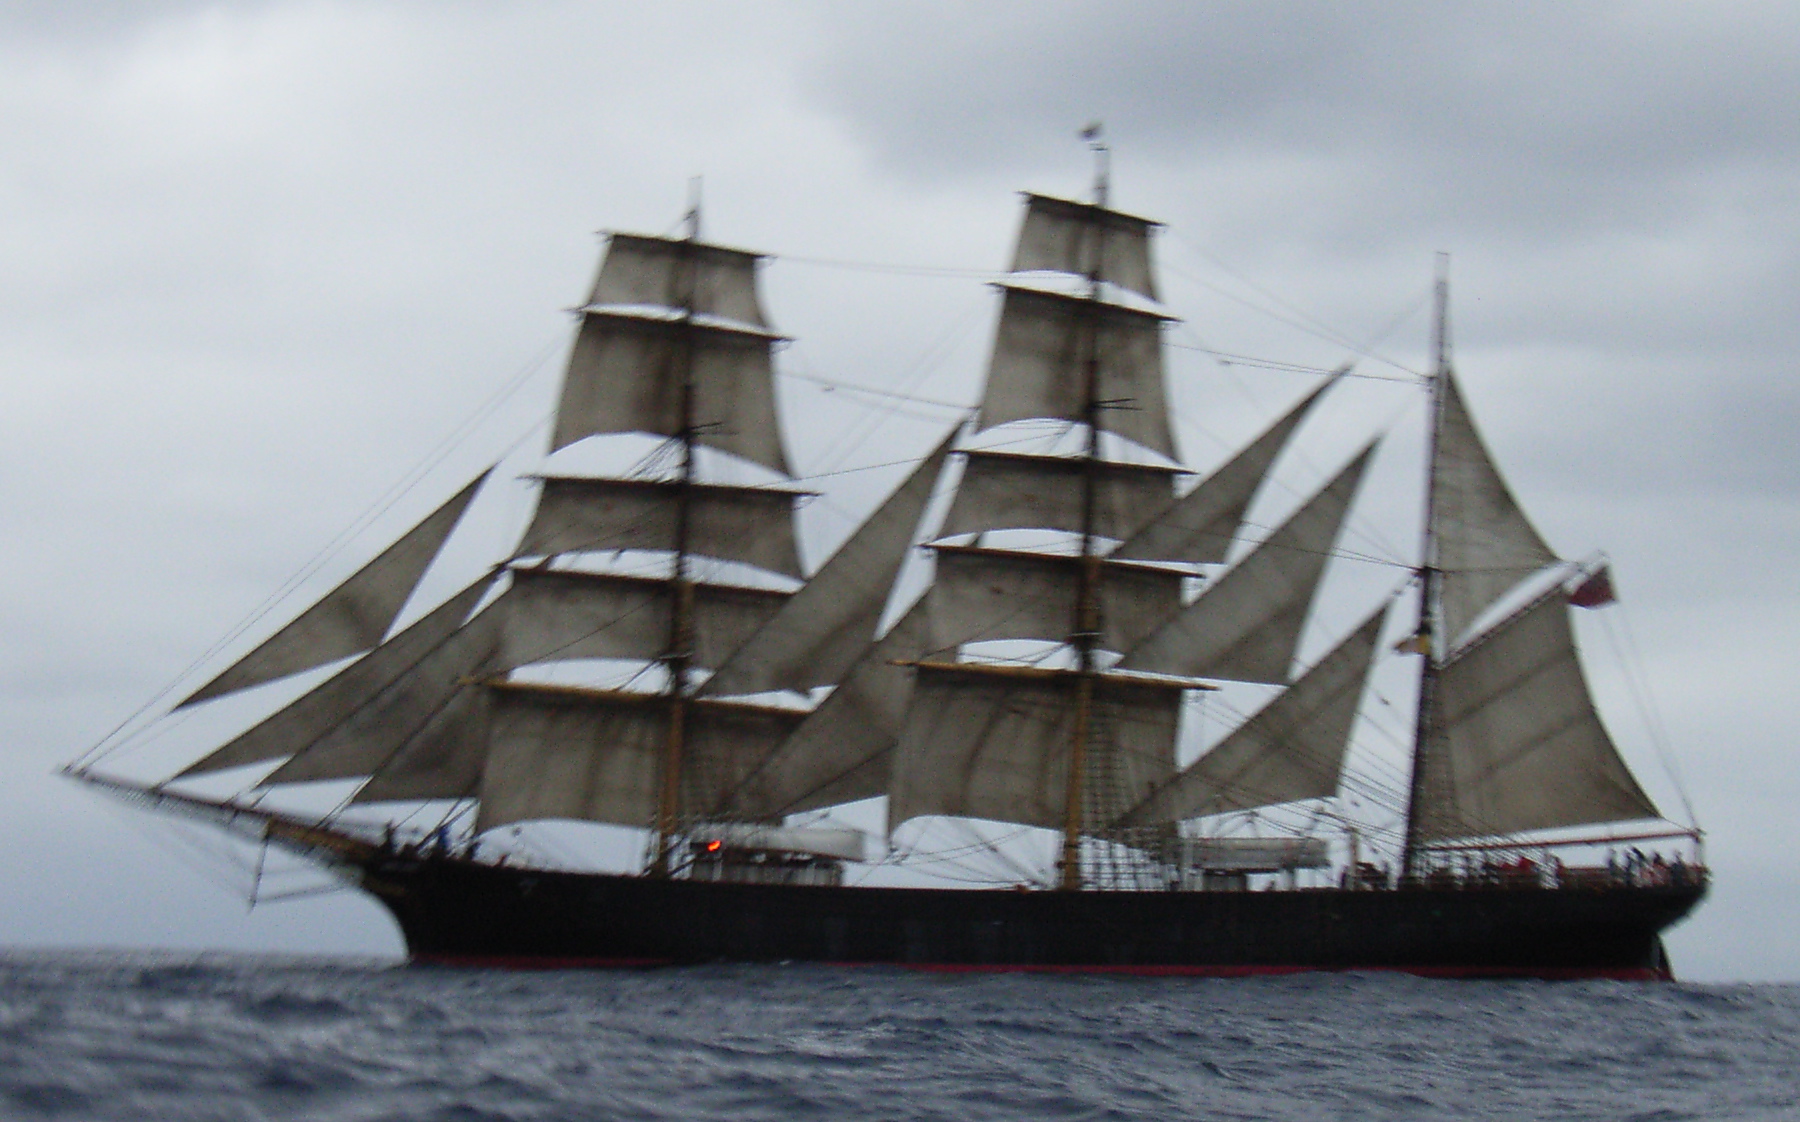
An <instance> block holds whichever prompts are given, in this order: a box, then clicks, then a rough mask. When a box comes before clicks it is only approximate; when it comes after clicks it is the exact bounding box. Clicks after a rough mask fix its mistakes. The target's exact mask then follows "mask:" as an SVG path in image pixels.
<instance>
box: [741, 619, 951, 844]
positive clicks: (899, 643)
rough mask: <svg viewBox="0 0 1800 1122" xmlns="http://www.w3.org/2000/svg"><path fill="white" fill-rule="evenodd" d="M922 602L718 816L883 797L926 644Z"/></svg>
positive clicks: (794, 809)
mask: <svg viewBox="0 0 1800 1122" xmlns="http://www.w3.org/2000/svg"><path fill="white" fill-rule="evenodd" d="M928 623H929V617H928V616H927V614H926V611H925V603H924V601H920V602H919V603H917V604H915V605H913V607H912V608H911V609H910V610H909V611H908V612H907V613H906V614H905V615H903V616H901V617H900V619H899V621H898V622H897V623H895V624H894V626H893V627H892V628H890V629H889V630H888V633H887V634H886V635H884V636H882V637H881V640H880V641H879V642H876V643H873V644H871V645H870V646H869V647H868V648H867V649H866V650H865V651H864V652H863V655H862V657H861V658H859V659H857V660H856V662H855V664H854V665H852V666H851V667H850V670H849V672H848V673H847V674H845V675H844V680H843V681H842V682H841V683H839V685H838V687H837V688H836V689H835V690H833V691H831V696H830V697H827V698H826V699H825V700H824V701H822V702H820V703H819V705H818V707H817V708H815V709H813V710H812V712H810V713H808V714H807V716H806V719H805V720H804V721H802V722H800V724H799V726H798V727H796V728H795V729H794V731H793V733H792V734H791V735H790V736H789V737H788V738H787V739H786V740H784V741H782V742H781V744H780V745H779V746H778V747H776V749H775V750H774V751H773V752H772V753H770V754H769V757H768V758H767V759H765V760H763V761H762V762H761V763H759V764H758V765H757V766H756V768H755V769H754V770H753V771H752V772H751V773H750V775H749V776H748V777H747V778H746V779H745V780H744V783H743V786H742V787H741V788H739V789H738V790H736V791H733V792H732V793H731V794H730V796H729V797H728V799H727V801H726V803H725V805H724V806H722V807H721V808H720V810H719V813H720V814H726V815H730V816H732V817H741V818H764V817H775V816H779V815H783V814H798V813H800V812H802V811H807V810H815V809H818V808H820V807H827V806H836V805H838V804H841V803H848V802H855V801H856V800H858V799H868V798H874V797H875V796H877V795H885V794H887V790H888V784H889V780H890V777H891V774H892V771H893V748H894V744H895V742H896V741H897V740H898V739H899V736H900V729H901V727H902V726H903V724H904V722H905V719H906V702H907V699H908V698H909V697H911V696H912V683H913V672H912V668H911V666H909V665H907V664H909V663H913V662H916V661H918V660H919V659H920V658H923V657H924V655H925V654H926V646H927V644H928V643H929V641H930V628H929V626H928Z"/></svg>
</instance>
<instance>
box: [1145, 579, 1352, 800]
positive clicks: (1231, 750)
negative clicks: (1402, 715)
mask: <svg viewBox="0 0 1800 1122" xmlns="http://www.w3.org/2000/svg"><path fill="white" fill-rule="evenodd" d="M1386 618H1387V609H1386V608H1385V607H1384V608H1382V609H1381V610H1379V611H1377V612H1375V613H1374V614H1373V615H1371V616H1370V617H1369V618H1368V619H1366V620H1364V621H1363V623H1362V625H1361V626H1360V627H1358V628H1357V629H1356V630H1355V631H1353V632H1351V633H1350V635H1349V636H1348V637H1346V638H1345V639H1344V641H1343V642H1341V643H1339V644H1338V645H1337V646H1336V647H1334V648H1333V649H1332V650H1331V652H1330V653H1329V654H1327V655H1326V656H1325V657H1324V658H1322V659H1320V660H1319V661H1318V662H1317V663H1316V664H1315V665H1314V666H1313V667H1312V669H1310V670H1308V671H1307V672H1306V673H1305V674H1303V675H1302V676H1301V677H1300V679H1299V680H1298V681H1297V682H1295V683H1294V684H1293V685H1292V686H1291V687H1289V688H1288V689H1287V690H1285V691H1283V692H1282V693H1280V694H1279V695H1277V696H1276V698H1275V700H1274V701H1271V702H1270V703H1269V704H1267V705H1265V706H1264V707H1263V708H1262V709H1261V710H1259V711H1258V712H1257V713H1256V715H1255V716H1253V717H1251V718H1250V719H1249V720H1248V721H1245V722H1244V723H1243V724H1242V725H1239V726H1238V727H1237V728H1236V729H1235V730H1233V731H1232V732H1231V734H1230V735H1228V736H1227V737H1226V738H1225V739H1224V740H1222V741H1220V742H1219V743H1218V744H1217V745H1215V746H1214V747H1213V748H1212V750H1211V751H1209V752H1207V753H1206V754H1205V755H1203V756H1201V757H1200V758H1199V759H1197V760H1195V761H1194V762H1193V763H1192V764H1189V765H1188V766H1187V767H1185V768H1183V769H1182V770H1181V772H1180V773H1179V774H1177V775H1175V776H1173V777H1172V778H1170V779H1169V780H1168V781H1167V782H1166V783H1164V784H1162V785H1161V786H1159V787H1158V788H1157V789H1156V790H1155V791H1153V792H1152V793H1151V794H1150V796H1149V797H1148V798H1146V799H1144V801H1143V802H1141V803H1139V804H1137V806H1135V807H1133V808H1132V809H1131V810H1130V811H1128V812H1127V813H1126V815H1125V819H1124V820H1125V822H1126V823H1128V824H1132V825H1152V824H1155V823H1164V822H1179V821H1181V820H1182V819H1184V818H1196V817H1199V816H1202V815H1209V814H1223V813H1226V812H1227V811H1233V810H1251V809H1254V808H1256V807H1262V806H1271V805H1274V804H1276V803H1285V802H1294V801H1296V800H1299V799H1322V798H1327V797H1329V796H1331V795H1334V794H1336V793H1337V789H1338V781H1339V778H1340V777H1341V775H1342V774H1343V769H1344V753H1345V750H1346V749H1347V748H1348V747H1349V744H1350V729H1351V726H1352V725H1353V724H1354V723H1355V721H1356V712H1357V707H1358V705H1359V704H1360V703H1361V701H1362V693H1363V687H1364V684H1365V682H1366V681H1367V680H1368V676H1369V668H1370V666H1371V665H1372V664H1373V662H1374V655H1375V645H1376V643H1377V642H1378V641H1379V640H1380V638H1381V627H1382V623H1383V622H1384V621H1385V620H1386Z"/></svg>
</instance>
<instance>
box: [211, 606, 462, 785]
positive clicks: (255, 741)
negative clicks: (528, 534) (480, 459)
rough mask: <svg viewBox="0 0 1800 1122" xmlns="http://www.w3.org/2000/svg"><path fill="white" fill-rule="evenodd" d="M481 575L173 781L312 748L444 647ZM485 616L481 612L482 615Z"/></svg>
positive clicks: (453, 633) (460, 623)
mask: <svg viewBox="0 0 1800 1122" xmlns="http://www.w3.org/2000/svg"><path fill="white" fill-rule="evenodd" d="M493 579H494V578H493V577H492V576H491V575H490V576H485V577H482V578H481V579H480V580H478V581H476V582H475V583H474V584H471V585H470V586H469V587H467V588H465V589H463V590H462V591H461V592H459V593H457V594H456V595H455V596H452V597H451V598H450V599H448V600H446V601H444V603H443V604H441V605H439V606H438V607H437V608H436V609H434V610H432V611H431V612H429V613H427V614H426V615H424V616H423V617H421V618H420V619H419V620H418V621H417V622H415V623H413V624H412V625H411V626H409V627H407V628H406V629H405V630H403V631H401V632H400V633H399V634H397V635H395V636H394V637H393V638H392V639H389V640H388V641H387V642H385V643H383V644H381V645H380V646H379V647H376V648H375V649H374V650H373V651H370V652H369V654H368V655H367V656H366V657H364V658H362V659H360V660H358V661H356V662H353V663H351V664H350V665H349V666H347V667H345V668H344V669H343V670H341V671H339V672H338V673H337V674H335V675H333V676H332V677H330V678H328V679H326V680H325V681H324V682H322V683H320V684H319V685H317V686H315V687H313V689H312V690H310V691H308V692H307V693H305V694H302V695H301V696H300V697H299V698H297V699H295V700H294V701H293V702H291V703H289V704H288V705H287V706H286V707H284V708H282V709H280V710H278V711H277V712H276V713H274V714H273V715H272V716H270V717H268V718H267V719H265V720H263V721H261V722H259V723H258V724H256V725H254V726H252V727H251V728H250V729H249V730H248V731H246V732H244V733H242V734H240V735H239V736H237V737H235V738H234V739H232V740H231V741H229V742H228V743H226V744H224V745H223V746H221V747H220V748H218V749H217V750H215V751H213V752H212V753H210V754H208V755H206V756H204V757H202V758H201V759H199V760H197V761H195V762H194V763H192V764H189V765H188V766H187V768H186V769H184V770H183V771H182V772H181V773H180V774H179V775H177V776H176V777H175V778H177V779H185V778H187V777H188V776H192V775H204V774H206V773H207V772H213V771H223V770H224V769H226V768H233V767H241V766H242V765H244V764H254V763H261V762H262V761H264V760H273V759H278V758H280V757H282V756H291V755H293V754H294V753H296V752H299V751H301V750H302V749H305V748H307V747H309V746H310V745H312V744H314V743H317V742H318V741H320V740H321V739H323V738H324V737H326V736H327V735H329V734H330V733H331V730H332V729H334V728H336V727H338V726H339V725H340V724H342V723H343V722H344V721H346V720H349V719H350V718H352V717H353V716H354V715H355V714H356V713H357V712H359V711H360V710H362V709H363V708H364V707H366V706H367V705H369V704H370V702H371V701H372V700H373V699H374V698H376V697H377V696H379V695H380V694H381V693H382V691H384V690H386V689H387V688H388V687H389V686H390V685H392V684H393V683H394V682H396V681H397V680H399V679H400V678H402V677H404V676H405V675H406V674H408V673H409V672H410V671H411V670H412V669H413V668H414V667H415V666H417V665H418V664H419V663H420V662H421V661H422V660H424V659H426V658H428V657H429V656H430V655H431V653H432V652H433V651H435V650H437V649H438V648H440V647H442V646H443V645H444V644H445V643H447V642H448V641H449V640H450V639H451V638H452V637H453V636H454V635H455V634H456V631H457V629H458V628H460V627H461V626H462V624H463V621H464V620H466V619H467V618H468V617H469V613H470V612H471V611H473V610H474V609H475V606H476V605H477V604H479V603H480V602H481V598H482V597H483V596H485V595H486V594H487V591H488V588H489V587H490V586H491V585H492V584H493ZM483 614H486V613H483Z"/></svg>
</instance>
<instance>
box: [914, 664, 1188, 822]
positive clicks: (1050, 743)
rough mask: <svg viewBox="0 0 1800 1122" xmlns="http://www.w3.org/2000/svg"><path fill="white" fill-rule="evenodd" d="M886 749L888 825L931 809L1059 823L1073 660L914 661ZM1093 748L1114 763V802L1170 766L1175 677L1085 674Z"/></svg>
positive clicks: (1134, 797) (1135, 796) (1137, 793)
mask: <svg viewBox="0 0 1800 1122" xmlns="http://www.w3.org/2000/svg"><path fill="white" fill-rule="evenodd" d="M916 672H917V675H918V677H917V679H916V680H915V682H914V684H913V694H912V699H911V704H909V705H908V707H907V711H906V724H905V726H904V729H903V731H902V732H901V735H900V742H899V744H898V746H897V747H896V748H895V749H894V776H893V789H892V791H891V793H890V795H889V802H888V829H889V830H890V831H891V830H893V829H895V828H896V827H898V826H900V825H901V824H903V823H905V822H907V821H909V820H911V819H913V818H917V817H919V816H921V815H927V814H947V815H962V816H966V817H970V818H990V819H995V820H998V821H1001V822H1016V823H1018V824H1020V825H1024V826H1043V827H1049V828H1060V827H1061V826H1062V825H1063V820H1064V814H1065V799H1066V796H1067V783H1068V771H1069V748H1070V745H1071V743H1072V742H1073V732H1074V721H1075V705H1074V704H1073V702H1074V698H1075V691H1076V689H1077V683H1078V680H1079V679H1080V677H1081V676H1080V675H1079V674H1078V673H1076V672H1074V671H1058V670H1037V669H1028V668H1023V667H1001V666H984V665H980V664H975V663H961V664H937V663H929V662H926V663H920V664H919V665H918V666H917V667H916ZM1093 682H1094V698H1093V717H1092V724H1091V735H1090V739H1089V750H1090V753H1092V754H1099V753H1101V752H1105V753H1106V754H1108V755H1109V756H1110V758H1111V760H1112V761H1113V763H1114V764H1115V768H1114V771H1115V775H1116V780H1115V782H1116V785H1117V787H1118V791H1117V795H1118V797H1119V805H1120V806H1131V805H1133V804H1135V803H1137V802H1138V801H1139V800H1141V799H1142V798H1143V797H1144V796H1145V795H1147V794H1148V793H1149V792H1150V791H1151V790H1152V789H1153V788H1154V787H1156V786H1157V785H1158V784H1160V783H1162V782H1164V781H1165V780H1167V779H1168V777H1169V776H1170V775H1171V774H1173V773H1174V771H1175V731H1176V723H1177V718H1178V717H1179V716H1180V712H1181V698H1182V689H1183V687H1182V686H1179V685H1170V684H1164V683H1160V682H1152V681H1145V680H1135V679H1128V678H1120V677H1112V676H1101V677H1097V678H1095V679H1093Z"/></svg>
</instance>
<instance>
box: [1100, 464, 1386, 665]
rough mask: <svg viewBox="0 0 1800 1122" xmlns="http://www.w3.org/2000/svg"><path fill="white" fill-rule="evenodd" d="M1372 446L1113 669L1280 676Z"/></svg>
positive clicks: (1289, 662)
mask: <svg viewBox="0 0 1800 1122" xmlns="http://www.w3.org/2000/svg"><path fill="white" fill-rule="evenodd" d="M1374 450H1375V445H1373V444H1372V445H1370V446H1369V447H1368V448H1365V449H1364V450H1363V451H1362V452H1361V453H1360V454H1359V455H1358V456H1357V457H1356V458H1355V459H1354V460H1352V461H1350V464H1349V465H1348V466H1347V467H1345V468H1344V470H1343V471H1341V472H1339V473H1338V475H1337V477H1336V478H1334V479H1333V480H1332V481H1331V482H1330V483H1329V484H1327V485H1326V486H1325V488H1324V489H1323V490H1321V491H1320V492H1319V493H1318V494H1317V495H1314V496H1313V497H1312V498H1311V499H1310V500H1308V502H1307V503H1306V505H1305V506H1302V507H1301V508H1300V509H1299V510H1298V511H1296V512H1295V513H1294V515H1293V516H1292V517H1291V518H1289V519H1288V520H1287V521H1286V522H1284V523H1282V525H1281V526H1280V527H1278V528H1277V529H1276V531H1275V532H1274V533H1273V534H1270V535H1269V537H1268V538H1267V539H1266V540H1264V541H1263V543H1262V544H1261V545H1259V546H1257V547H1256V549H1255V550H1253V551H1252V552H1251V553H1250V554H1249V555H1248V556H1246V557H1245V558H1244V559H1243V560H1241V561H1239V562H1238V563H1237V564H1236V565H1234V566H1232V567H1231V568H1230V569H1229V570H1227V571H1226V572H1225V574H1224V575H1223V576H1221V577H1220V578H1219V579H1218V582H1217V583H1216V584H1214V585H1213V586H1212V587H1211V588H1210V589H1208V590H1207V591H1206V592H1204V593H1202V594H1201V596H1200V598H1199V599H1198V600H1196V601H1195V602H1194V603H1192V604H1190V605H1188V606H1187V607H1186V608H1184V609H1182V611H1181V612H1180V614H1178V615H1177V616H1175V618H1173V619H1171V620H1170V621H1169V622H1168V623H1166V624H1165V625H1163V627H1162V628H1161V629H1159V630H1158V631H1157V632H1156V633H1155V634H1153V635H1151V636H1150V637H1149V638H1148V639H1146V640H1145V641H1144V642H1143V643H1141V644H1139V645H1137V646H1135V647H1132V648H1129V649H1128V650H1127V652H1126V655H1125V657H1124V659H1122V660H1121V661H1120V662H1119V667H1120V668H1121V669H1125V670H1147V671H1151V672H1154V673H1161V674H1183V675H1190V676H1193V677H1197V678H1225V679H1228V680H1231V681H1239V682H1266V683H1270V684H1277V683H1282V682H1286V681H1287V674H1288V667H1289V666H1291V665H1292V664H1293V661H1294V651H1295V648H1296V647H1298V645H1299V642H1300V632H1301V629H1302V628H1303V627H1304V625H1305V623H1306V613H1307V609H1308V608H1309V607H1310V605H1311V604H1312V600H1313V593H1314V592H1316V591H1317V589H1318V585H1319V578H1320V577H1321V576H1323V575H1324V572H1325V562H1326V560H1327V559H1328V558H1329V557H1330V554H1331V549H1332V544H1333V543H1334V542H1335V541H1336V540H1337V536H1338V531H1339V529H1340V528H1341V527H1342V526H1343V523H1344V517H1345V515H1346V514H1348V513H1349V510H1350V504H1351V501H1352V500H1353V499H1354V498H1355V496H1356V489H1357V486H1358V484H1360V483H1361V481H1362V476H1363V471H1364V469H1365V468H1366V467H1367V466H1368V462H1369V458H1370V456H1371V455H1372V454H1373V453H1374Z"/></svg>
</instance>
